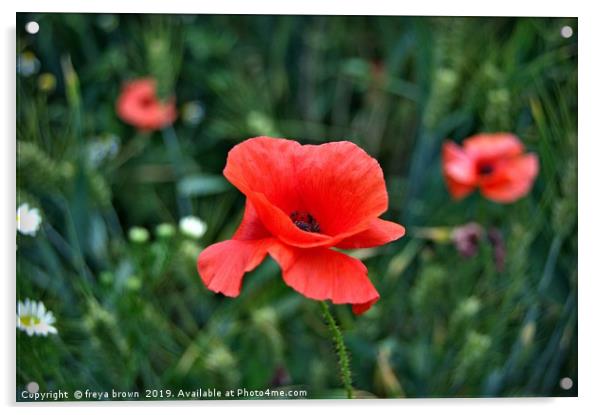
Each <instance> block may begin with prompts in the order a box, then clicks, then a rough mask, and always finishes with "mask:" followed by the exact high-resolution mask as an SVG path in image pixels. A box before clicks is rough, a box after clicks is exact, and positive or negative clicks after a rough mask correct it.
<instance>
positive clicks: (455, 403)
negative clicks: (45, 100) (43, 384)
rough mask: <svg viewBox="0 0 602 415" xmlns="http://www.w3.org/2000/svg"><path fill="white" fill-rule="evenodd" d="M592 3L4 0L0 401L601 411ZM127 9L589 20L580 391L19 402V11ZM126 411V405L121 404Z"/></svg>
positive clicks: (60, 409) (199, 407)
mask: <svg viewBox="0 0 602 415" xmlns="http://www.w3.org/2000/svg"><path fill="white" fill-rule="evenodd" d="M591 4H594V2H587V3H586V2H585V1H583V2H578V1H541V2H535V1H532V2H528V1H525V0H505V1H503V2H486V1H471V0H453V1H428V0H421V1H418V2H410V1H398V2H395V3H393V2H389V1H384V0H370V1H355V0H353V1H352V0H347V1H332V0H331V1H328V0H303V1H297V2H292V1H289V2H286V1H282V0H279V1H275V0H253V1H248V0H237V1H227V0H220V1H217V2H216V1H212V2H200V1H199V2H192V1H190V0H188V1H186V0H169V1H156V2H154V3H151V2H150V1H149V0H127V1H123V0H103V1H102V2H94V3H93V2H87V1H82V0H53V1H31V0H20V1H19V2H17V3H16V4H6V3H5V2H2V5H1V6H0V7H1V8H2V13H1V14H0V20H1V21H2V29H3V30H2V34H3V41H2V48H3V53H2V55H1V56H2V58H3V59H2V60H1V61H2V62H3V64H2V65H1V68H2V69H1V70H2V76H0V82H1V84H0V91H2V97H0V117H1V118H0V125H1V127H2V130H1V131H2V134H1V136H0V142H1V143H2V151H1V152H0V157H2V159H1V161H0V165H1V166H2V167H1V168H0V172H1V173H2V180H1V182H0V183H1V185H2V194H3V195H4V198H3V203H0V209H1V212H2V214H1V216H0V217H1V218H2V225H3V227H2V230H3V232H2V238H1V244H2V245H1V248H0V253H1V254H2V261H1V263H2V264H5V268H4V269H5V272H4V273H3V274H2V276H1V277H0V278H2V279H3V280H4V281H3V282H4V286H3V287H2V293H3V295H2V299H1V300H0V303H1V306H0V307H1V309H2V311H3V314H5V315H3V319H2V321H3V322H4V323H5V324H3V325H2V329H1V330H0V335H1V340H0V347H1V349H2V358H3V363H4V364H3V365H1V366H0V367H2V368H3V369H4V370H2V372H3V373H2V374H1V375H0V397H1V398H0V404H1V405H3V406H7V407H8V413H32V412H33V411H34V410H35V408H39V409H40V410H42V409H43V411H44V412H45V413H48V414H64V413H78V414H81V413H82V412H84V411H85V413H87V414H88V413H89V414H97V413H106V412H107V409H108V408H110V410H111V411H115V410H117V411H119V412H125V411H127V412H128V413H132V412H134V413H136V412H137V410H140V408H143V409H141V410H143V411H144V412H145V413H148V414H161V415H164V413H165V411H166V410H170V409H169V408H173V409H171V410H177V411H178V412H185V413H195V414H199V413H202V412H206V411H208V410H215V409H214V408H215V407H216V406H217V407H219V409H217V408H216V409H217V410H219V411H220V412H221V411H225V412H232V413H240V412H241V411H244V412H245V414H246V413H247V412H249V411H250V412H251V413H254V412H261V413H262V414H264V413H266V412H267V413H278V414H281V413H282V411H286V412H287V413H290V414H291V415H292V414H297V413H299V414H301V413H302V414H304V415H306V413H307V411H314V410H316V409H323V410H328V411H345V412H351V413H364V412H365V411H366V409H367V408H369V407H372V406H376V407H377V410H378V411H379V413H380V412H381V411H382V412H391V413H392V412H395V413H400V412H401V413H404V412H405V413H410V412H412V411H414V412H417V411H420V412H421V413H441V412H442V411H444V412H445V413H446V414H447V413H449V414H479V415H481V414H482V413H483V412H486V413H488V414H489V413H490V414H504V415H507V413H508V412H515V411H519V413H522V412H526V411H530V412H534V411H537V412H540V411H545V412H546V414H566V413H567V412H568V411H576V413H590V412H593V411H594V408H597V409H598V410H599V407H600V405H599V398H598V396H599V395H600V392H599V390H600V387H599V386H602V381H601V379H600V377H601V375H602V365H601V364H600V363H601V354H602V342H601V338H602V336H601V334H600V330H599V327H600V316H601V315H602V310H601V307H600V304H601V303H602V301H601V300H600V296H601V295H602V275H600V274H601V273H600V266H601V264H600V262H599V261H598V260H597V258H599V257H601V253H600V248H599V247H601V246H602V243H601V242H600V239H599V238H600V236H601V235H602V227H601V226H600V225H601V222H602V216H601V214H600V212H602V210H601V209H600V208H601V206H600V203H599V197H598V194H600V190H599V189H600V188H601V184H600V180H599V177H602V169H601V168H600V164H601V162H600V157H601V155H602V144H601V143H602V133H601V132H600V123H599V122H598V120H599V119H600V118H601V117H600V114H599V113H600V104H599V102H600V98H601V97H602V91H601V87H600V74H602V66H601V65H600V60H601V57H600V52H599V50H600V40H602V33H601V32H602V30H601V29H600V27H601V26H602V24H601V23H600V17H599V14H597V13H596V12H595V9H594V7H593V6H591ZM16 11H44V12H122V13H223V14H228V13H230V14H372V15H374V14H376V15H378V14H392V15H398V14H399V15H463V16H577V17H579V26H578V36H579V224H580V226H579V271H580V272H579V285H580V289H579V363H580V364H579V396H580V398H564V399H495V400H491V399H473V400H466V399H454V400H450V399H430V400H407V401H391V400H388V401H378V402H376V401H368V402H360V401H354V402H353V403H347V402H342V401H297V402H294V403H292V404H291V403H290V402H282V401H279V402H251V401H245V402H219V403H211V402H199V403H193V402H190V403H189V402H186V403H183V402H178V403H151V404H149V403H146V404H140V403H130V404H124V403H109V404H108V405H107V404H106V403H105V404H103V406H98V405H93V404H77V406H75V405H65V404H61V405H52V406H40V405H26V406H25V405H20V406H17V407H16V406H15V405H14V404H13V402H14V397H15V387H14V385H15V380H14V368H15V360H14V333H15V332H14V301H15V299H14V298H15V297H14V287H15V284H14V275H15V266H14V263H15V260H14V252H15V251H14V246H15V245H14V235H15V207H14V206H15V144H14V137H15V126H14V124H15V109H14V106H15V70H14V67H15V66H14V64H15V58H14V55H15V54H14V50H15V35H14V30H15V12H16ZM121 408H123V409H121Z"/></svg>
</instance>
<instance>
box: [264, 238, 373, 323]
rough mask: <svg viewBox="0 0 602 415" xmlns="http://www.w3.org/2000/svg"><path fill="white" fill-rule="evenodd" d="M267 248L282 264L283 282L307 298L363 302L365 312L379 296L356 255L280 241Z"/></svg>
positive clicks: (336, 302) (335, 302) (343, 302)
mask: <svg viewBox="0 0 602 415" xmlns="http://www.w3.org/2000/svg"><path fill="white" fill-rule="evenodd" d="M268 250H269V253H270V256H272V258H274V260H275V261H276V262H277V263H278V264H279V265H280V268H282V275H283V278H284V282H285V283H286V284H287V285H288V286H290V287H292V288H293V289H294V290H296V291H298V292H299V293H301V294H303V295H304V296H306V297H308V298H311V299H314V300H331V301H332V302H333V303H334V304H355V305H361V306H360V308H359V310H360V311H362V312H363V311H366V310H367V309H368V308H369V307H370V306H371V305H372V304H373V303H374V302H376V300H378V298H379V294H378V292H377V291H376V289H375V288H374V286H373V285H372V283H371V282H370V279H368V270H367V269H366V267H365V265H364V264H363V263H362V262H361V261H360V260H358V259H356V258H352V257H350V256H348V255H345V254H343V253H341V252H337V251H333V250H330V249H327V248H313V249H300V248H295V247H291V246H287V245H284V244H281V243H274V244H272V245H271V246H270V247H269V248H268ZM367 304H369V306H367V308H366V305H367Z"/></svg>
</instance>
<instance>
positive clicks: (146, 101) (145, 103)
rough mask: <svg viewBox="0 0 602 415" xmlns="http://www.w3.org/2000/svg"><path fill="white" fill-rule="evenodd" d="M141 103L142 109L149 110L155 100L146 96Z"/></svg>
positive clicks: (141, 99)
mask: <svg viewBox="0 0 602 415" xmlns="http://www.w3.org/2000/svg"><path fill="white" fill-rule="evenodd" d="M139 102H140V106H141V107H143V108H147V107H150V106H151V105H152V104H153V102H154V99H153V97H151V96H144V97H142V98H140V101H139Z"/></svg>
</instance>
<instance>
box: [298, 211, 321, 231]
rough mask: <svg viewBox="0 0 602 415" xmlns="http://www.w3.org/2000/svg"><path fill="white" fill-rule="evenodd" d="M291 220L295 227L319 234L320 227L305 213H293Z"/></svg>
mask: <svg viewBox="0 0 602 415" xmlns="http://www.w3.org/2000/svg"><path fill="white" fill-rule="evenodd" d="M291 220H292V221H293V223H294V224H295V226H296V227H297V228H299V229H301V230H302V231H305V232H320V225H319V224H318V222H317V221H316V219H315V218H314V217H313V216H312V215H310V214H309V213H306V212H298V211H294V212H293V213H291Z"/></svg>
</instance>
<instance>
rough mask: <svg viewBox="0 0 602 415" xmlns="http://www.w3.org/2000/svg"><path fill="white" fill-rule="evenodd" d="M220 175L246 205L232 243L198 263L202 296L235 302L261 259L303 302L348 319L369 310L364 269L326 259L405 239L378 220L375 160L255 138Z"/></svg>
mask: <svg viewBox="0 0 602 415" xmlns="http://www.w3.org/2000/svg"><path fill="white" fill-rule="evenodd" d="M224 175H225V176H226V178H227V179H228V180H229V181H230V182H231V183H232V184H233V185H234V186H236V187H237V188H238V189H239V190H240V191H241V192H242V193H244V194H245V196H246V197H247V201H246V206H245V212H244V216H243V219H242V223H241V224H240V226H239V227H238V230H237V231H236V232H235V234H234V236H233V237H232V239H230V240H227V241H223V242H219V243H216V244H214V245H211V246H209V247H208V248H206V249H205V250H203V251H202V252H201V254H200V255H199V257H198V262H197V267H198V271H199V274H200V276H201V278H202V280H203V282H204V283H205V285H206V286H207V287H208V288H209V289H210V290H212V291H215V292H221V293H223V294H224V295H226V296H230V297H235V296H237V295H238V294H239V293H240V288H241V285H242V278H243V275H244V273H245V272H248V271H251V270H253V269H254V268H255V267H256V266H257V265H259V263H260V262H261V261H263V259H264V258H265V256H266V254H268V253H269V255H270V256H271V257H272V258H273V259H274V260H275V261H276V262H277V263H278V264H279V265H280V268H281V269H282V276H283V279H284V281H285V283H286V284H287V285H289V286H290V287H292V288H293V289H295V290H296V291H298V292H299V293H301V294H303V295H305V296H306V297H308V298H311V299H315V300H327V299H328V300H332V302H333V303H334V304H352V305H353V311H354V313H356V314H360V313H363V312H364V311H366V310H368V309H369V308H370V307H371V306H372V304H374V303H375V302H376V301H377V300H378V298H379V294H378V292H377V291H376V289H375V288H374V286H373V285H372V283H371V282H370V280H369V279H368V275H367V274H368V272H367V269H366V267H365V266H364V264H363V263H362V262H361V261H360V260H358V259H355V258H352V257H350V256H347V255H345V254H344V253H341V252H339V251H336V250H333V249H330V248H333V247H334V248H341V249H352V248H368V247H374V246H379V245H383V244H386V243H388V242H391V241H393V240H395V239H398V238H400V237H402V236H403V235H404V233H405V229H404V228H403V226H401V225H398V224H396V223H393V222H389V221H385V220H382V219H379V218H378V217H379V216H380V215H381V214H383V213H384V212H385V211H386V210H387V207H388V196H387V190H386V187H385V180H384V177H383V172H382V170H381V168H380V165H379V164H378V162H377V161H376V160H375V159H373V158H372V157H370V156H369V155H368V154H367V153H366V152H365V151H363V150H362V149H361V148H359V147H358V146H356V145H355V144H353V143H350V142H348V141H341V142H333V143H327V144H322V145H300V144H299V143H297V142H296V141H292V140H286V139H278V138H270V137H257V138H252V139H249V140H246V141H244V142H242V143H240V144H238V145H236V146H235V147H234V148H232V150H230V152H229V154H228V160H227V163H226V168H225V169H224Z"/></svg>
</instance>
